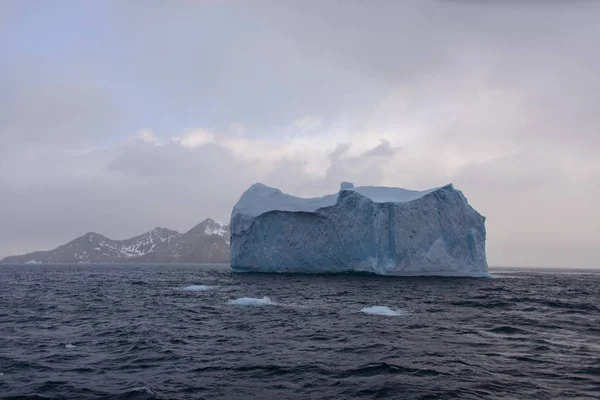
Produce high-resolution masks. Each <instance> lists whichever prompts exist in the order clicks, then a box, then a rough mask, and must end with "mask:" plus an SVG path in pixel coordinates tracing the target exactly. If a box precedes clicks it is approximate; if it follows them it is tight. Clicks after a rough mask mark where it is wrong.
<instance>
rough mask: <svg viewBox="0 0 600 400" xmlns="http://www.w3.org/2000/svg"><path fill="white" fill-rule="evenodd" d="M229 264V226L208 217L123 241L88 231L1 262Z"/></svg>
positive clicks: (157, 229)
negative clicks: (186, 227)
mask: <svg viewBox="0 0 600 400" xmlns="http://www.w3.org/2000/svg"><path fill="white" fill-rule="evenodd" d="M136 262H137V263H178V262H179V263H228V262H229V225H228V224H221V223H219V222H217V221H215V220H213V219H211V218H206V219H205V220H203V221H202V222H200V223H199V224H197V225H196V226H194V227H193V228H191V229H190V230H188V231H186V232H185V233H179V232H177V231H175V230H171V229H167V228H161V227H159V226H157V227H156V228H154V229H152V230H150V231H148V232H144V233H142V234H140V235H137V236H134V237H131V238H129V239H124V240H113V239H110V238H108V237H106V236H104V235H102V234H99V233H96V232H88V233H86V234H85V235H82V236H79V237H77V238H75V239H73V240H71V241H69V242H67V243H65V244H63V245H61V246H58V247H56V248H55V249H52V250H47V251H34V252H30V253H27V254H22V255H14V256H8V257H5V258H3V259H1V260H0V264H73V263H77V264H81V263H98V264H118V263H136Z"/></svg>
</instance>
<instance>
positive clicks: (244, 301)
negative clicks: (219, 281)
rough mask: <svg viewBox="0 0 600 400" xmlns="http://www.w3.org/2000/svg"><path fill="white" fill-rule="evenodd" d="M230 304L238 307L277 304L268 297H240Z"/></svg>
mask: <svg viewBox="0 0 600 400" xmlns="http://www.w3.org/2000/svg"><path fill="white" fill-rule="evenodd" d="M230 303H231V304H235V305H237V306H267V305H273V304H275V303H273V302H272V301H271V299H270V298H268V297H267V296H265V297H263V298H262V299H256V298H253V297H240V298H239V299H235V300H231V301H230Z"/></svg>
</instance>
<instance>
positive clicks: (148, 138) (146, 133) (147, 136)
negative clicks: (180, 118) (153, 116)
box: [135, 128, 160, 146]
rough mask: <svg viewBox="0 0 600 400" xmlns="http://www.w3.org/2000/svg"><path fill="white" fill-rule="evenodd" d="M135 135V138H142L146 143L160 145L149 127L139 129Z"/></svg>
mask: <svg viewBox="0 0 600 400" xmlns="http://www.w3.org/2000/svg"><path fill="white" fill-rule="evenodd" d="M135 137H136V138H137V139H140V140H143V141H144V142H146V143H151V144H153V145H155V146H158V145H160V140H159V139H158V138H157V137H156V135H155V134H154V132H153V131H152V130H151V129H146V128H144V129H140V130H139V131H137V133H136V134H135Z"/></svg>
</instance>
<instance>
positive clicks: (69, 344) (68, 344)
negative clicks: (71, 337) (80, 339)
mask: <svg viewBox="0 0 600 400" xmlns="http://www.w3.org/2000/svg"><path fill="white" fill-rule="evenodd" d="M74 348H75V345H74V344H71V343H67V344H65V349H74Z"/></svg>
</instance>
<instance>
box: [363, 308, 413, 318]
mask: <svg viewBox="0 0 600 400" xmlns="http://www.w3.org/2000/svg"><path fill="white" fill-rule="evenodd" d="M360 312H362V313H365V314H374V315H386V316H390V317H397V316H400V315H405V314H406V313H405V312H404V311H402V310H392V309H391V308H388V307H386V306H373V307H365V308H363V309H362V310H360Z"/></svg>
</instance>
